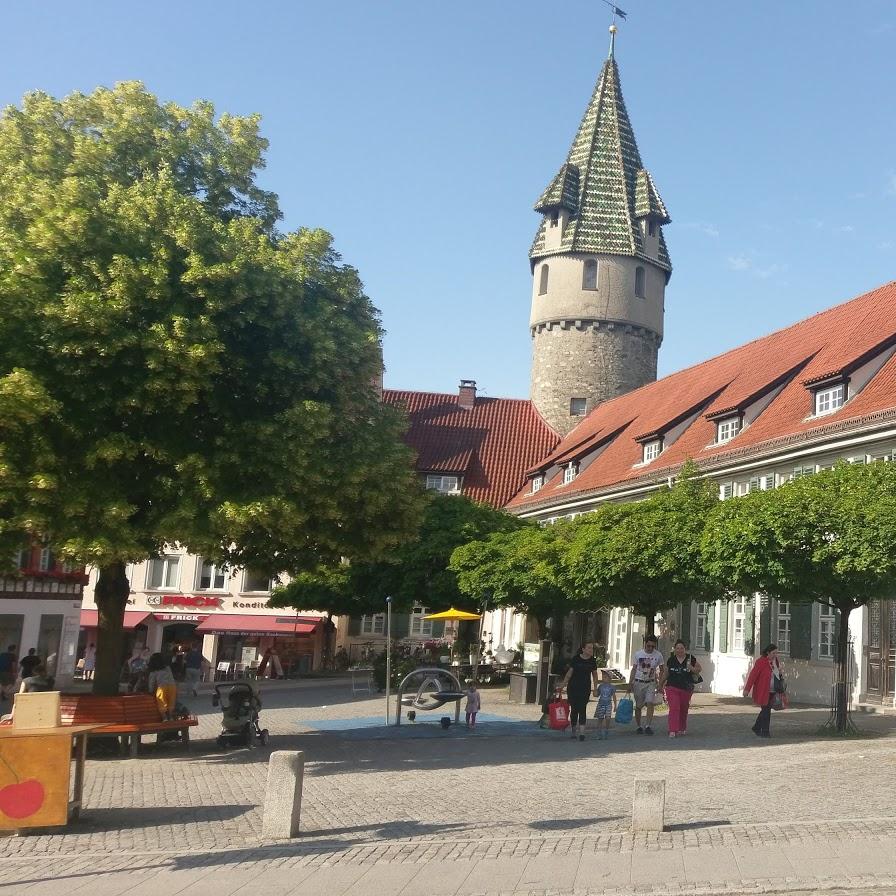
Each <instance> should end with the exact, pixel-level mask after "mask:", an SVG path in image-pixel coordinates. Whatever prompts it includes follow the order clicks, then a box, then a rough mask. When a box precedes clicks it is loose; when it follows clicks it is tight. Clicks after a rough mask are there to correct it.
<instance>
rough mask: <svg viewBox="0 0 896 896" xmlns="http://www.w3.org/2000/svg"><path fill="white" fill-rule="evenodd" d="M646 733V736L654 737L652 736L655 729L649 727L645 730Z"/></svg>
mask: <svg viewBox="0 0 896 896" xmlns="http://www.w3.org/2000/svg"><path fill="white" fill-rule="evenodd" d="M644 733H645V734H650V735H652V734H653V728H651V727H650V725H648V726H647V727H646V728H645V729H644Z"/></svg>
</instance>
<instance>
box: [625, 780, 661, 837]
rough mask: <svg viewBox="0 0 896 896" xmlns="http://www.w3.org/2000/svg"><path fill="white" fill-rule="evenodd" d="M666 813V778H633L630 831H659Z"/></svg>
mask: <svg viewBox="0 0 896 896" xmlns="http://www.w3.org/2000/svg"><path fill="white" fill-rule="evenodd" d="M665 814H666V780H665V778H660V779H654V780H652V781H639V780H638V779H637V778H636V779H635V792H634V799H633V800H632V831H661V830H662V829H663V822H664V817H665Z"/></svg>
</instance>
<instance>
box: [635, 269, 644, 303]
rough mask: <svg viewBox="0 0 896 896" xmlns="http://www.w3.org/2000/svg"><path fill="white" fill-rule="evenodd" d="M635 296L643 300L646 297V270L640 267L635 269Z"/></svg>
mask: <svg viewBox="0 0 896 896" xmlns="http://www.w3.org/2000/svg"><path fill="white" fill-rule="evenodd" d="M635 295H636V296H637V297H638V298H639V299H643V298H645V297H646V293H645V291H644V268H642V267H641V266H640V265H639V266H638V267H636V268H635Z"/></svg>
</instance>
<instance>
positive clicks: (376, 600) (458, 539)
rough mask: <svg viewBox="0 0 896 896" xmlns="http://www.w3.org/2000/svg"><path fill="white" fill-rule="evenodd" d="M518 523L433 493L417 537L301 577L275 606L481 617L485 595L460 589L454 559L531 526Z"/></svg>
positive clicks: (459, 498) (283, 590)
mask: <svg viewBox="0 0 896 896" xmlns="http://www.w3.org/2000/svg"><path fill="white" fill-rule="evenodd" d="M525 525H526V523H524V522H523V521H522V520H520V519H519V518H518V517H515V516H511V515H510V514H508V513H504V511H502V510H496V509H495V508H493V507H489V506H488V505H487V504H479V503H477V502H475V501H471V500H469V499H468V498H464V497H462V496H460V495H439V494H435V493H429V494H428V495H427V497H426V506H425V509H424V512H423V519H422V522H421V524H420V527H419V529H418V530H417V532H416V534H415V535H414V536H412V537H409V538H407V539H406V540H405V541H404V542H402V543H401V544H400V545H397V546H395V547H393V548H391V549H390V550H387V551H383V552H382V553H381V555H380V556H379V558H378V559H377V560H374V561H370V560H367V561H365V560H363V559H362V560H358V561H355V560H352V561H351V563H349V564H344V563H337V564H329V565H325V566H322V567H319V568H318V569H316V570H314V571H311V572H309V573H307V574H305V575H301V576H297V577H296V578H295V579H294V580H293V581H291V582H289V583H288V584H287V585H285V586H284V587H282V588H280V589H278V590H277V592H276V593H275V594H274V596H273V598H272V601H271V603H272V605H274V606H280V607H295V608H297V609H307V608H309V607H312V606H314V607H317V608H319V609H327V610H331V611H333V612H334V613H338V614H346V615H350V616H358V615H361V614H363V613H372V612H382V610H383V607H384V606H385V600H386V598H387V597H391V598H392V606H393V609H395V610H398V611H399V612H407V611H409V610H410V609H411V607H412V606H414V605H415V604H421V605H423V606H427V607H430V608H431V609H432V610H433V611H437V610H445V609H448V607H449V606H455V607H457V608H459V609H467V610H471V611H476V610H477V609H478V608H479V607H480V605H481V602H482V595H481V594H474V593H468V592H465V591H462V590H461V589H459V588H458V583H457V573H456V571H455V570H454V568H453V567H452V566H451V564H450V561H451V555H452V553H453V552H454V551H455V549H456V548H458V547H460V546H461V545H464V544H467V543H468V542H472V541H477V540H479V539H483V538H486V537H487V536H488V535H490V534H491V533H493V532H510V531H513V530H516V529H519V528H520V527H522V526H525Z"/></svg>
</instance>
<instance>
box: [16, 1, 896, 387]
mask: <svg viewBox="0 0 896 896" xmlns="http://www.w3.org/2000/svg"><path fill="white" fill-rule="evenodd" d="M620 5H621V7H622V8H623V9H624V10H625V11H626V12H627V14H628V17H627V19H626V20H625V21H624V22H620V23H619V27H620V30H619V34H618V37H617V43H616V60H617V62H618V64H619V69H620V77H621V83H622V91H623V95H624V97H625V102H626V106H627V108H628V111H629V115H630V118H631V121H632V125H633V127H634V131H635V136H636V138H637V141H638V146H639V149H640V151H641V156H642V160H643V162H644V164H645V165H646V167H647V168H648V169H649V170H650V171H651V173H652V175H653V177H654V180H655V182H656V185H657V187H658V189H659V191H660V194H661V196H662V197H663V199H664V201H665V204H666V206H667V208H668V209H669V213H670V215H671V217H672V223H671V224H670V225H668V226H667V227H666V228H665V233H666V239H667V242H668V245H669V251H670V254H671V257H672V263H673V267H674V270H673V274H672V279H671V281H670V283H669V286H668V288H667V290H666V322H665V339H664V342H663V346H662V348H661V349H660V358H659V366H660V375H664V374H667V373H671V372H672V371H675V370H678V369H680V368H682V367H686V366H688V365H691V364H695V363H698V362H699V361H701V360H704V359H705V358H708V357H710V356H712V355H715V354H718V353H719V352H722V351H725V350H726V349H729V348H732V347H734V346H736V345H740V344H741V343H743V342H747V341H749V340H751V339H755V338H757V337H760V336H762V335H765V334H767V333H769V332H771V331H772V330H775V329H778V328H780V327H784V326H787V325H788V324H790V323H793V322H794V321H797V320H800V319H801V318H803V317H806V316H808V315H810V314H813V313H815V312H817V311H821V310H822V309H825V308H828V307H830V306H831V305H835V304H838V303H840V302H843V301H846V300H848V299H850V298H852V297H854V296H857V295H860V294H862V293H864V292H867V291H868V290H870V289H872V288H874V287H876V286H879V285H880V284H882V283H885V282H888V281H890V280H893V279H896V228H894V217H896V152H894V147H896V115H894V112H893V88H894V84H896V71H894V69H896V53H894V50H893V48H894V45H896V3H893V2H892V0H853V2H851V3H849V4H845V3H842V2H829V0H783V2H782V0H774V2H771V0H752V2H749V3H745V2H740V3H735V2H731V0H690V2H687V3H684V2H659V0H622V2H621V3H620ZM610 21H611V16H610V12H609V10H608V9H607V7H606V6H605V5H604V4H603V3H602V2H599V0H552V2H551V3H550V4H546V3H544V2H543V0H542V2H536V0H514V2H509V0H455V2H453V3H437V2H434V0H415V2H410V0H386V2H378V3H376V2H371V0H327V2H320V0H318V2H309V0H294V2H286V0H281V2H274V0H253V2H251V3H250V2H248V0H239V2H237V0H178V2H173V0H152V2H147V0H144V2H142V3H137V2H130V3H128V2H121V0H115V2H109V0H89V2H87V3H77V4H76V3H71V2H68V0H42V2H40V3H35V2H33V0H5V2H4V3H3V9H2V29H0V48H2V52H0V105H3V106H6V105H8V104H18V103H19V102H20V101H21V97H22V96H23V95H24V94H25V93H26V92H28V91H31V90H44V91H46V92H48V93H51V94H53V95H55V96H63V95H65V94H68V93H71V92H72V91H76V90H78V91H84V92H87V91H91V90H93V89H94V88H95V87H97V86H98V85H112V84H114V83H115V82H118V81H123V80H133V79H136V80H141V81H143V82H144V83H145V84H146V85H147V87H148V89H149V90H151V91H152V92H153V93H155V94H156V95H157V96H158V97H159V98H160V99H163V100H175V101H177V102H180V103H184V104H189V103H191V102H192V101H194V100H196V99H200V98H201V99H208V100H211V101H212V102H213V103H214V104H215V107H216V109H217V110H218V111H219V112H229V113H232V114H238V115H242V114H249V113H255V112H257V113H260V114H261V116H262V131H263V133H264V135H265V136H266V137H267V138H268V139H269V140H270V149H269V151H268V155H267V167H266V169H265V170H264V171H263V172H261V174H260V177H259V181H260V183H261V184H262V185H263V186H264V187H265V188H267V189H271V190H274V191H275V192H276V193H277V194H278V195H279V197H280V203H281V207H282V209H283V212H284V220H283V222H282V226H283V228H284V229H288V230H292V229H296V228H299V227H322V228H324V229H326V230H328V231H329V232H330V233H331V234H332V235H333V238H334V242H335V246H336V248H337V249H338V250H339V252H340V253H341V254H342V257H343V259H344V261H345V262H346V263H347V264H350V265H352V266H354V267H356V268H357V269H358V270H359V272H360V275H361V278H362V280H363V281H364V283H365V287H366V290H367V293H368V294H369V295H370V297H371V299H372V300H373V302H374V304H375V305H376V306H377V307H378V308H379V309H380V311H381V314H382V322H383V326H384V328H385V331H386V336H385V341H384V353H385V363H386V377H385V382H386V386H387V387H391V388H396V389H419V390H427V391H436V392H452V391H455V390H456V388H457V385H458V382H459V380H460V379H462V378H463V379H475V380H476V381H477V383H478V385H479V394H483V395H490V396H509V397H527V396H528V392H529V365H530V355H531V341H530V336H529V332H528V319H529V306H530V302H531V274H530V269H529V261H528V251H529V246H530V244H531V242H532V239H533V237H534V235H535V231H536V228H537V225H538V215H536V213H535V212H534V211H533V210H532V206H533V204H534V202H535V201H536V200H537V198H538V196H539V195H540V194H541V192H542V190H543V189H544V188H545V186H546V185H547V184H548V182H549V181H550V179H551V178H552V177H553V175H554V174H555V173H556V171H557V169H558V168H559V167H560V165H561V164H562V162H563V161H564V160H565V157H566V154H567V151H568V149H569V145H570V143H571V141H572V138H573V136H574V134H575V131H576V128H577V127H578V124H579V121H580V119H581V116H582V114H583V112H584V110H585V107H586V104H587V102H588V99H589V97H590V95H591V92H592V90H593V87H594V83H595V81H596V80H597V76H598V73H599V71H600V67H601V65H602V64H603V61H604V59H605V58H606V55H607V47H608V35H607V28H608V26H609V24H610ZM0 201H2V198H0Z"/></svg>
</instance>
